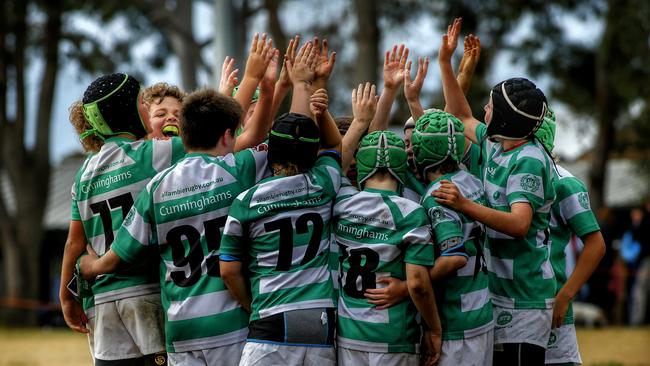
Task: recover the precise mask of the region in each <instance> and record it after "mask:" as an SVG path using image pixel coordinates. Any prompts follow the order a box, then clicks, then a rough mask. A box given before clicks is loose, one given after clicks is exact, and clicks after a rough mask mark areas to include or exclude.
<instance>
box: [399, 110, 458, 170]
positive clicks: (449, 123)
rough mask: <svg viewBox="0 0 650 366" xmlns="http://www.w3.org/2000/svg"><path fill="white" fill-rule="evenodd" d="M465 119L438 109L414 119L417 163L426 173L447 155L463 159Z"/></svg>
mask: <svg viewBox="0 0 650 366" xmlns="http://www.w3.org/2000/svg"><path fill="white" fill-rule="evenodd" d="M464 130H465V128H464V127H463V123H462V122H461V121H460V120H459V119H458V118H456V117H455V116H454V115H452V114H450V113H447V112H444V111H441V110H435V111H433V112H428V113H425V114H424V115H422V117H420V119H418V121H417V122H416V123H415V128H414V129H413V136H412V137H411V144H412V145H413V157H414V159H415V166H416V167H417V169H418V172H419V173H420V175H421V176H423V177H424V175H425V173H426V171H427V170H429V169H431V168H434V167H436V166H437V165H438V164H440V163H442V162H443V161H444V160H445V159H446V158H447V157H451V158H452V159H453V160H455V161H456V162H460V161H461V159H462V158H463V154H464V153H465V135H464V134H463V131H464Z"/></svg>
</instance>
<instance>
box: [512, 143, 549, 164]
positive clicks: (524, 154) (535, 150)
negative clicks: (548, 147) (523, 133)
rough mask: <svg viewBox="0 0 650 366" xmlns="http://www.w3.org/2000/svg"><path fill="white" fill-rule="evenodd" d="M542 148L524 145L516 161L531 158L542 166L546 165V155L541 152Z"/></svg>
mask: <svg viewBox="0 0 650 366" xmlns="http://www.w3.org/2000/svg"><path fill="white" fill-rule="evenodd" d="M542 149H543V147H540V146H537V145H536V144H535V145H526V146H524V148H523V149H521V151H520V152H519V154H517V160H519V159H523V158H531V159H535V160H539V162H540V163H542V164H544V166H546V165H547V162H546V154H545V153H544V151H543V150H542Z"/></svg>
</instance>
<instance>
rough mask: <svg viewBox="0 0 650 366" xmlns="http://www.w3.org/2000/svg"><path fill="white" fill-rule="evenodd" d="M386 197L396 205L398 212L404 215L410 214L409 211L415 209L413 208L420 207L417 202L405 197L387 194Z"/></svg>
mask: <svg viewBox="0 0 650 366" xmlns="http://www.w3.org/2000/svg"><path fill="white" fill-rule="evenodd" d="M388 199H390V200H391V201H392V202H393V203H394V204H395V205H396V206H397V208H398V209H399V211H400V213H401V214H402V216H404V217H406V216H408V215H410V214H411V212H413V211H415V210H417V209H419V208H421V207H422V206H420V205H419V204H417V203H414V202H413V201H411V200H408V199H406V198H403V197H399V196H388Z"/></svg>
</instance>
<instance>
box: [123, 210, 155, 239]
mask: <svg viewBox="0 0 650 366" xmlns="http://www.w3.org/2000/svg"><path fill="white" fill-rule="evenodd" d="M129 215H133V219H132V220H130V221H129V225H123V226H122V227H123V228H124V229H125V230H126V231H127V232H128V233H129V234H130V235H131V237H132V238H133V239H135V240H137V241H138V243H140V244H142V245H149V239H150V238H151V225H149V223H147V222H145V221H144V218H143V217H142V216H140V213H139V212H138V210H136V209H135V206H134V207H133V208H131V211H130V212H129ZM127 217H128V216H127Z"/></svg>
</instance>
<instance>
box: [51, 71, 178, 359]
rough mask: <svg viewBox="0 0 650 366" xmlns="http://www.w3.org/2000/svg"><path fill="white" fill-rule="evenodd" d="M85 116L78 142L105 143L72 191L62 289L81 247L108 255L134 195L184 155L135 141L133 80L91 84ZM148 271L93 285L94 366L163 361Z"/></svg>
mask: <svg viewBox="0 0 650 366" xmlns="http://www.w3.org/2000/svg"><path fill="white" fill-rule="evenodd" d="M83 110H84V115H85V119H86V121H87V122H88V123H89V125H90V126H91V128H89V129H87V130H86V131H84V132H83V133H81V135H80V139H81V140H82V141H86V140H88V138H89V137H91V138H92V139H98V140H101V141H103V142H104V143H103V145H102V146H101V148H100V149H99V151H98V152H97V153H95V154H93V155H90V156H89V157H88V158H87V159H86V161H85V162H84V164H83V165H82V166H81V168H80V169H79V172H78V173H77V176H76V178H75V182H74V185H73V187H72V219H71V222H70V236H71V237H72V238H73V239H74V240H72V241H70V240H69V241H68V243H67V244H66V250H65V252H64V259H63V263H62V283H67V282H68V281H69V279H70V277H71V272H72V271H71V269H72V268H73V267H74V262H75V261H76V259H77V257H78V256H79V255H80V254H81V253H82V252H83V251H84V249H85V246H86V243H89V244H90V245H91V246H92V247H93V248H94V250H95V251H96V252H98V253H100V254H104V253H105V252H106V251H108V250H109V248H110V246H111V244H113V239H114V233H115V231H116V230H117V229H118V228H119V227H120V226H121V224H122V221H123V219H124V217H125V216H126V213H127V212H128V211H129V209H130V208H131V206H132V204H133V201H134V198H135V197H136V196H137V194H138V193H140V191H141V190H142V189H143V188H144V186H145V185H146V184H147V183H148V182H149V180H150V179H151V177H153V176H154V175H155V174H156V173H158V172H159V171H161V170H163V169H165V168H167V167H168V166H169V165H170V164H172V163H174V162H175V161H177V160H178V159H180V158H181V157H182V156H183V155H184V154H185V152H184V150H183V145H182V143H181V141H180V139H171V140H167V141H162V140H153V141H144V140H141V141H138V139H141V138H143V137H144V136H145V135H146V134H147V132H148V131H149V130H150V126H149V123H148V118H147V111H146V108H145V107H144V104H143V103H142V94H141V92H140V84H139V82H138V81H137V80H136V79H135V78H133V77H132V76H128V75H125V74H111V75H105V76H102V77H100V78H98V79H97V80H95V81H94V82H93V83H92V84H91V85H90V86H89V87H88V89H86V92H85V93H84V98H83ZM152 269H153V270H155V269H154V267H152V266H150V264H148V263H140V264H138V265H134V266H132V267H130V268H129V269H128V270H127V271H125V272H124V273H123V274H120V275H107V276H102V277H100V278H98V279H97V281H96V282H95V284H94V285H93V287H92V291H93V294H94V303H95V307H94V309H95V317H94V321H93V324H92V327H93V328H94V329H93V343H94V345H93V346H94V358H95V364H96V365H100V366H101V365H144V364H152V362H155V359H156V357H158V356H160V357H162V359H161V358H160V357H158V359H159V360H162V361H163V363H164V362H165V357H164V341H163V332H162V312H161V305H160V295H159V294H158V293H159V292H160V289H159V285H158V283H157V281H156V279H154V278H152V276H151V274H152ZM87 304H88V300H85V301H84V305H87ZM64 311H65V307H64ZM73 329H75V328H73ZM157 352H163V355H158V356H156V355H155V353H157Z"/></svg>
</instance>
